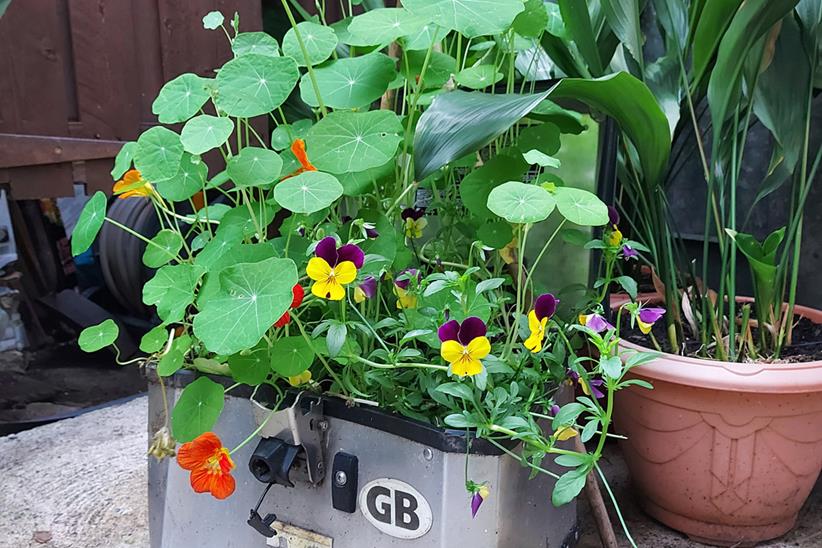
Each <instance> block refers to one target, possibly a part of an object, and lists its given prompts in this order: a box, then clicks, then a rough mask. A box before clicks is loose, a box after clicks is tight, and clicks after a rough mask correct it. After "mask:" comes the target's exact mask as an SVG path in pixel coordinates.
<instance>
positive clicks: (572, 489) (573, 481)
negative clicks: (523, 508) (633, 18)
mask: <svg viewBox="0 0 822 548" xmlns="http://www.w3.org/2000/svg"><path fill="white" fill-rule="evenodd" d="M583 5H584V3H583ZM587 472H588V469H587V467H585V466H581V467H580V468H577V469H576V470H571V471H570V472H565V473H564V474H562V476H560V478H559V479H558V480H557V482H556V484H555V485H554V491H553V492H552V493H551V503H552V504H553V505H554V506H557V507H559V506H562V505H563V504H568V503H569V502H571V501H572V500H574V499H575V498H576V497H577V495H579V493H580V492H581V491H582V488H583V487H585V478H586V476H587Z"/></svg>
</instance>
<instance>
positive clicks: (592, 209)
mask: <svg viewBox="0 0 822 548" xmlns="http://www.w3.org/2000/svg"><path fill="white" fill-rule="evenodd" d="M554 198H556V201H557V209H558V210H559V212H560V213H561V214H562V216H563V217H565V218H566V219H568V221H570V222H572V223H574V224H578V225H581V226H602V225H604V224H607V223H608V206H606V205H605V204H604V203H603V202H602V200H600V199H599V198H597V196H596V194H594V193H592V192H588V191H587V190H582V189H581V188H571V187H558V188H557V189H556V190H555V191H554Z"/></svg>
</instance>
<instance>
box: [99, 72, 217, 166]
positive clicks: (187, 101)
mask: <svg viewBox="0 0 822 548" xmlns="http://www.w3.org/2000/svg"><path fill="white" fill-rule="evenodd" d="M209 85H210V81H209V80H206V79H205V78H201V77H200V76H197V75H196V74H191V73H186V74H181V75H180V76H178V77H177V78H175V79H174V80H171V81H170V82H168V83H167V84H166V85H164V86H163V89H161V90H160V94H159V95H158V96H157V99H155V100H154V103H153V104H152V105H151V111H152V112H153V113H154V114H156V115H157V119H158V120H160V122H162V123H164V124H174V123H177V122H185V121H186V120H188V119H189V118H191V117H192V116H194V115H195V114H197V113H198V112H199V111H200V109H201V108H202V107H203V105H204V104H205V103H206V101H208V99H209V97H210V93H209V89H208V86H209ZM113 176H114V177H115V178H117V177H118V176H116V175H113Z"/></svg>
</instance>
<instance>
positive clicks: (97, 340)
mask: <svg viewBox="0 0 822 548" xmlns="http://www.w3.org/2000/svg"><path fill="white" fill-rule="evenodd" d="M119 333H120V330H119V328H118V327H117V324H116V323H114V320H105V321H104V322H103V323H101V324H98V325H94V326H91V327H87V328H85V329H84V330H83V332H82V333H80V337H79V338H78V339H77V344H78V345H80V348H81V349H82V350H83V351H84V352H96V351H97V350H101V349H103V348H105V347H107V346H109V345H111V344H114V341H116V340H117V336H118V335H119Z"/></svg>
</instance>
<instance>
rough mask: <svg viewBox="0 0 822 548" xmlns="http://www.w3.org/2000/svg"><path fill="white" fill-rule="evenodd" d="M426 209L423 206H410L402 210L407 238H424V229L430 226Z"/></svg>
mask: <svg viewBox="0 0 822 548" xmlns="http://www.w3.org/2000/svg"><path fill="white" fill-rule="evenodd" d="M424 215H425V210H424V209H422V208H415V207H408V208H405V209H403V210H402V213H400V217H401V218H402V222H403V225H404V232H405V236H406V238H411V239H412V240H416V239H417V238H422V231H423V230H425V227H426V226H428V220H427V219H425V217H424Z"/></svg>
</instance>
